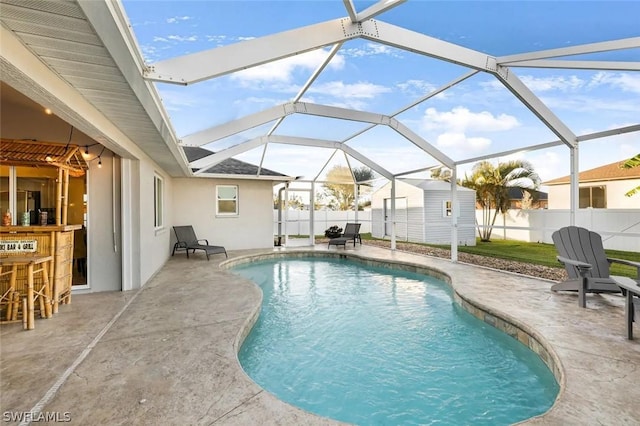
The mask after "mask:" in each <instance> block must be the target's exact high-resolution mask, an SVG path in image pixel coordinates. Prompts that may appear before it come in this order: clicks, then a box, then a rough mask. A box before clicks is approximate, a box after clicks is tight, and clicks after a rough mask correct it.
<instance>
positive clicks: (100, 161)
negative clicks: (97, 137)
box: [98, 146, 104, 169]
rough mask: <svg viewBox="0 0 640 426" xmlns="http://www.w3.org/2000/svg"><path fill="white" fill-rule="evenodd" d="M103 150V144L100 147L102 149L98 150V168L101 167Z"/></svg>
mask: <svg viewBox="0 0 640 426" xmlns="http://www.w3.org/2000/svg"><path fill="white" fill-rule="evenodd" d="M103 152H104V146H103V147H102V151H100V154H98V168H99V169H101V168H102V153H103Z"/></svg>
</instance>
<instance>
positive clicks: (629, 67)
mask: <svg viewBox="0 0 640 426" xmlns="http://www.w3.org/2000/svg"><path fill="white" fill-rule="evenodd" d="M509 67H511V68H515V67H523V68H559V69H574V70H605V71H640V62H614V61H561V60H556V59H548V60H547V59H537V60H533V61H521V62H513V63H511V64H509Z"/></svg>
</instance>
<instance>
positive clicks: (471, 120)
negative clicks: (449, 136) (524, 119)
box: [422, 107, 520, 133]
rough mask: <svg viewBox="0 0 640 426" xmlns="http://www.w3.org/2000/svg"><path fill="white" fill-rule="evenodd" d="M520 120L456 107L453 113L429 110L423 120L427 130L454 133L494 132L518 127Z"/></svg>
mask: <svg viewBox="0 0 640 426" xmlns="http://www.w3.org/2000/svg"><path fill="white" fill-rule="evenodd" d="M519 125H520V123H519V122H518V119H517V118H516V117H514V116H512V115H508V114H500V115H497V116H494V115H493V114H492V113H490V112H489V111H482V112H471V111H469V110H468V109H467V108H465V107H455V108H453V109H452V110H451V111H444V112H439V111H438V110H436V109H435V108H428V109H427V110H426V111H425V114H424V117H423V118H422V127H423V128H424V129H425V130H436V129H445V130H447V131H448V132H452V133H464V132H465V131H466V130H473V131H481V132H494V131H503V130H510V129H513V128H515V127H518V126H519Z"/></svg>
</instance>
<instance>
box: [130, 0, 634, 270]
mask: <svg viewBox="0 0 640 426" xmlns="http://www.w3.org/2000/svg"><path fill="white" fill-rule="evenodd" d="M403 2H404V0H399V1H398V0H396V1H389V0H381V1H378V2H377V3H375V4H373V5H371V6H370V7H368V8H366V9H365V10H363V11H360V12H359V11H357V10H356V8H355V6H354V4H353V2H352V0H343V4H344V7H345V11H346V15H347V16H346V17H344V18H340V19H334V20H330V21H325V22H321V23H317V24H312V25H308V26H305V27H300V28H296V29H292V30H288V31H284V32H280V33H277V34H271V35H267V36H264V37H259V38H256V39H252V40H247V41H244V42H241V43H237V44H233V45H228V46H223V47H218V48H215V49H211V50H207V51H203V52H197V53H192V54H188V55H184V56H181V57H177V58H172V59H168V60H163V61H159V62H157V63H155V64H153V65H150V66H148V67H147V68H146V69H144V70H143V77H144V78H145V79H147V80H149V81H155V82H164V83H173V84H181V85H189V84H193V83H196V82H199V81H203V80H207V79H211V78H216V77H219V76H222V75H227V74H231V73H234V72H237V71H240V70H243V69H246V68H250V67H254V66H257V65H261V64H266V63H269V62H273V61H276V60H279V59H283V58H287V57H291V56H293V55H298V54H300V53H304V52H309V51H312V50H316V49H321V48H325V47H328V46H331V50H330V51H329V53H328V55H327V57H326V59H325V61H324V62H323V63H322V64H321V65H320V66H319V67H318V68H317V69H316V70H315V71H314V72H313V74H312V75H311V76H310V77H309V79H308V80H307V82H306V84H305V85H304V86H303V87H302V89H301V90H300V91H299V92H298V94H297V95H296V96H295V97H294V98H293V99H292V101H291V102H288V103H286V104H282V105H278V106H275V107H271V108H268V109H265V110H263V111H260V112H258V113H254V114H251V115H248V116H245V117H242V118H240V119H238V120H234V121H231V122H228V123H224V124H220V125H217V126H215V127H212V128H209V129H205V130H203V131H201V132H197V133H194V134H192V135H188V136H186V137H184V138H183V139H182V141H181V143H182V144H183V145H190V146H203V145H207V144H212V143H215V142H216V141H219V140H221V139H223V138H225V137H227V136H231V135H235V134H238V133H240V132H242V131H245V130H248V129H251V128H254V127H256V126H259V125H262V124H265V123H269V122H271V121H275V124H274V125H273V126H272V127H271V129H270V130H269V131H268V132H267V133H266V135H264V136H262V137H258V138H254V139H251V140H249V141H246V142H243V143H240V144H238V145H235V146H232V147H231V148H227V149H225V150H222V151H219V152H217V153H215V154H212V155H210V156H208V157H205V158H202V159H199V160H197V161H194V162H192V163H191V164H190V167H191V168H194V169H198V170H197V171H196V172H195V175H202V174H204V173H205V170H206V169H207V168H209V167H211V166H212V165H214V164H217V163H218V162H220V161H223V160H224V159H227V158H232V157H233V156H235V155H238V154H240V153H242V152H246V151H248V150H250V149H253V148H256V147H259V146H264V151H263V155H262V161H264V155H265V153H266V147H267V144H269V143H279V144H295V145H303V146H311V147H323V148H328V149H334V154H335V152H337V150H341V151H342V152H343V153H344V154H346V155H349V156H351V157H353V158H355V159H357V160H358V161H360V162H361V163H363V164H365V165H367V166H368V167H370V168H371V169H373V170H375V171H376V172H377V173H379V174H380V175H382V176H384V177H385V178H387V179H389V180H390V181H391V182H392V191H393V190H394V187H395V185H393V182H394V181H395V178H396V177H398V176H400V175H404V174H409V173H413V171H402V172H400V173H396V174H395V175H394V174H391V173H390V172H389V171H388V170H386V169H385V168H384V165H382V164H376V163H375V162H373V161H371V160H370V159H368V158H366V157H365V156H363V155H361V154H359V153H358V152H357V151H356V150H355V149H353V148H352V147H350V146H349V145H348V142H349V141H351V140H352V139H354V138H355V137H357V136H360V135H363V134H366V132H367V131H369V130H370V129H373V128H374V127H376V126H379V125H385V126H388V127H390V128H391V129H393V130H394V131H396V132H397V133H398V134H400V135H401V136H402V137H404V138H405V139H406V140H408V141H409V142H411V143H412V144H414V145H415V146H417V147H418V148H420V149H421V150H422V151H424V152H425V154H426V155H428V156H430V157H432V158H433V159H434V160H435V161H437V162H438V163H440V165H444V166H446V167H448V168H449V169H451V170H452V174H453V176H456V167H457V166H458V165H461V164H466V163H469V162H473V161H478V160H481V159H488V158H495V157H497V156H501V155H507V154H511V153H515V152H521V151H531V150H539V149H545V148H550V147H553V146H557V145H565V146H567V147H568V148H569V150H570V157H571V160H570V166H571V187H572V190H571V203H570V204H571V215H570V217H571V219H570V220H571V224H574V221H575V211H576V210H577V209H578V181H577V174H578V171H579V164H578V154H577V153H578V144H579V142H581V141H586V140H592V139H595V138H600V137H606V136H610V135H614V134H621V133H628V132H637V131H639V130H640V124H632V125H629V126H626V127H623V128H619V129H613V130H606V131H602V132H595V133H591V134H588V135H583V136H577V135H576V134H575V133H574V132H573V131H572V130H571V129H569V128H568V127H567V126H566V125H565V123H564V122H563V121H562V120H560V119H559V118H558V117H557V116H556V115H555V114H554V113H553V112H552V111H551V110H550V109H549V108H548V107H547V106H546V105H545V103H544V102H543V101H542V100H541V99H540V98H538V97H537V96H536V95H535V94H534V93H533V92H532V91H531V90H530V89H529V88H528V87H527V86H526V85H525V84H524V83H523V82H522V81H521V80H520V79H519V78H518V77H517V76H516V75H515V74H514V73H513V72H510V67H531V68H565V69H590V70H625V71H640V62H616V61H583V60H575V61H574V60H566V59H565V58H566V57H570V56H575V55H583V54H589V53H596V52H607V51H615V50H623V49H637V48H640V37H631V38H626V39H620V40H610V41H603V42H597V43H590V44H584V45H578V46H571V47H563V48H557V49H548V50H542V51H537V52H528V53H521V54H515V55H508V56H502V57H494V56H491V55H488V54H486V53H482V52H479V51H475V50H472V49H468V48H466V47H462V46H459V45H456V44H454V43H450V42H446V41H442V40H439V39H436V38H433V37H430V36H427V35H425V34H421V33H418V32H415V31H411V30H408V29H405V28H402V27H399V26H396V25H392V24H389V23H386V22H384V21H380V20H374V19H372V18H373V17H375V16H378V15H381V14H383V13H384V12H386V11H387V10H389V9H391V8H394V7H397V6H399V5H401V4H402V3H403ZM355 38H362V39H365V40H369V41H373V42H376V43H380V44H383V45H387V46H392V47H395V48H398V49H402V50H406V51H409V52H412V53H415V54H419V55H425V56H428V57H431V58H435V59H439V60H442V61H446V62H450V63H453V64H457V65H461V66H463V67H466V68H469V69H470V71H469V72H467V73H466V74H464V75H463V76H461V77H458V78H457V79H455V80H453V81H451V82H450V83H448V84H446V85H444V86H442V87H441V88H439V89H437V90H434V91H433V92H431V93H429V94H426V95H425V96H423V97H422V98H420V99H418V100H416V101H414V102H412V103H411V104H409V105H407V106H406V107H405V108H402V109H400V110H399V111H398V112H396V113H393V114H391V115H383V114H374V113H370V112H366V111H356V110H352V109H346V108H337V107H332V106H327V105H317V104H311V103H307V102H300V99H301V98H302V96H303V95H304V93H305V92H306V91H307V89H308V88H309V87H311V85H312V84H313V83H314V81H315V80H316V79H317V77H318V76H319V75H320V74H321V73H322V71H323V70H324V69H325V68H326V66H327V65H328V64H329V62H330V60H331V59H332V58H333V57H334V55H335V54H336V53H337V52H338V51H339V50H340V49H341V47H342V44H343V43H344V42H346V41H349V40H352V39H355ZM554 58H563V59H554ZM196 65H197V66H196ZM478 72H484V73H487V74H490V75H492V76H494V77H495V78H496V79H497V80H498V81H499V82H500V83H501V84H502V85H503V86H504V87H505V88H506V89H507V90H509V91H510V92H511V93H512V94H513V95H514V96H515V97H516V98H517V99H518V100H519V101H520V102H521V103H522V104H523V105H524V106H525V107H526V108H527V109H528V110H530V111H531V112H532V113H533V114H534V115H535V116H536V117H537V118H538V119H539V120H540V121H541V122H542V123H543V124H544V125H545V127H547V128H548V129H549V130H550V131H551V132H553V133H554V134H555V135H556V136H557V137H558V140H557V141H552V142H547V143H541V144H536V145H531V146H528V147H524V148H518V149H514V150H509V151H504V152H501V153H493V154H487V155H484V156H481V157H475V158H467V159H462V160H459V161H454V160H453V159H451V158H449V157H448V156H447V155H445V154H444V153H443V152H441V151H440V150H438V149H437V148H436V147H435V146H434V145H433V144H431V143H429V142H428V141H426V140H424V139H423V138H422V137H421V136H420V135H418V134H417V133H415V132H413V131H412V130H410V129H409V128H408V127H407V126H405V125H404V124H403V123H402V122H400V121H399V120H397V119H396V118H395V116H397V115H399V114H401V113H402V112H404V111H407V110H409V109H410V108H413V107H415V106H416V105H418V104H420V103H421V102H424V101H425V100H427V99H429V98H431V97H433V96H435V95H436V94H438V93H442V92H444V91H446V90H447V89H449V88H450V87H453V86H454V85H456V84H458V83H460V82H461V81H464V80H466V79H467V78H469V77H471V76H473V75H475V74H476V73H478ZM291 114H310V115H315V116H320V117H328V118H334V119H343V120H352V121H359V122H363V123H367V126H366V127H363V129H362V130H360V131H358V132H356V133H354V134H353V135H351V136H349V137H347V138H345V139H344V140H342V141H329V140H323V139H315V138H298V137H291V136H286V135H276V134H274V132H275V131H276V129H277V128H278V126H279V125H280V124H281V123H282V121H283V120H285V119H286V117H287V116H288V115H291ZM332 157H333V156H332ZM262 161H261V164H260V167H262ZM328 161H330V160H328ZM327 163H328V162H327ZM325 166H326V165H325ZM431 167H433V166H429V167H425V168H424V169H421V170H427V169H429V168H431ZM316 179H317V177H316ZM392 198H393V197H392ZM452 202H453V211H454V220H453V226H452V259H453V260H456V258H457V250H456V249H454V246H455V245H456V243H455V241H456V239H455V238H453V237H455V235H456V232H457V231H456V226H457V224H456V220H455V212H456V211H457V209H458V205H457V204H458V201H457V198H456V191H455V188H453V187H452ZM391 207H392V212H391V213H392V216H391V217H392V219H393V217H394V214H395V211H394V210H395V206H394V203H393V201H392V205H391ZM392 230H393V227H392ZM392 247H393V248H395V231H392Z"/></svg>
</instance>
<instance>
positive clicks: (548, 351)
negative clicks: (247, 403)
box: [219, 249, 566, 424]
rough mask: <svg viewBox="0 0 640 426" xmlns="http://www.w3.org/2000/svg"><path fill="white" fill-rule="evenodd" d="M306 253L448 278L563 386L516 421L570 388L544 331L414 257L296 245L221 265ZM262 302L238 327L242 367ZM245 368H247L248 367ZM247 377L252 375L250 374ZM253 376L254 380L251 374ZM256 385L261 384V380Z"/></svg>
mask: <svg viewBox="0 0 640 426" xmlns="http://www.w3.org/2000/svg"><path fill="white" fill-rule="evenodd" d="M303 257H304V258H309V257H313V258H337V259H349V260H356V261H358V262H360V263H363V264H365V265H367V266H379V267H386V268H389V269H392V270H400V271H406V272H413V273H417V274H421V275H426V276H430V277H433V278H437V279H440V280H441V281H443V282H445V283H446V284H447V285H449V286H450V287H451V289H452V291H453V300H454V302H455V303H456V304H457V305H458V306H460V307H461V308H462V309H464V310H465V311H467V312H469V313H470V314H472V315H473V316H474V317H476V318H478V319H480V320H481V321H483V322H485V323H486V324H489V325H491V326H493V327H494V328H496V329H498V330H500V331H502V332H503V333H505V334H507V335H508V336H510V337H511V338H513V339H515V340H517V341H518V342H520V343H521V344H523V345H525V346H526V347H528V348H529V349H530V350H532V351H533V352H534V353H535V354H536V355H537V356H538V357H540V359H541V360H542V361H543V362H544V364H545V365H546V366H547V368H548V369H549V370H550V371H551V373H552V374H553V376H554V378H555V379H556V381H557V382H558V386H559V390H558V394H557V395H556V398H555V400H554V403H553V404H552V405H551V407H550V408H549V409H548V410H547V411H545V412H544V413H541V414H539V415H536V416H533V417H530V418H528V419H525V420H523V421H520V422H517V423H515V424H525V423H527V422H529V421H531V420H534V419H542V418H544V416H545V415H546V414H547V413H549V412H550V411H551V410H553V408H554V407H555V406H556V404H558V403H559V401H560V400H561V397H562V395H563V393H564V391H565V388H566V374H565V372H564V368H563V365H562V361H561V360H560V357H559V356H558V354H557V353H556V351H555V350H554V349H553V346H552V345H551V343H550V342H548V341H547V340H546V339H545V338H544V336H543V335H542V334H541V333H540V332H538V331H537V330H535V328H533V327H530V326H528V325H526V324H525V323H524V322H523V321H521V320H518V319H517V318H515V317H513V316H511V315H509V314H507V313H506V312H502V311H500V310H499V309H495V308H492V307H490V306H487V305H486V304H483V303H481V302H479V301H476V300H473V298H472V297H467V296H465V295H463V294H461V292H460V289H459V288H457V287H456V283H455V282H454V280H453V279H452V277H451V275H450V274H448V273H447V272H445V271H443V270H441V269H439V268H437V267H434V266H428V265H424V264H419V263H414V262H411V261H401V260H391V259H378V258H375V257H373V256H369V255H363V254H360V253H358V252H350V251H346V250H345V251H341V252H338V251H319V250H305V249H296V250H291V251H274V252H266V253H256V254H249V255H243V256H237V257H233V258H230V259H227V260H225V261H223V262H221V263H220V264H219V267H220V268H221V269H231V268H233V267H236V266H240V265H243V264H246V263H250V262H254V261H260V260H267V259H291V258H303ZM500 272H501V271H500ZM256 287H258V289H259V286H258V285H257V284H256ZM261 306H262V291H261V297H260V301H259V303H258V304H257V306H256V309H255V310H254V311H253V312H252V313H251V315H250V316H249V317H248V318H247V320H246V321H245V322H244V324H243V325H242V327H241V329H240V330H239V331H238V334H237V336H236V338H235V340H234V342H233V348H234V351H235V353H236V360H237V362H238V365H239V366H240V368H241V369H242V366H241V365H240V360H239V359H238V357H237V355H238V353H239V351H240V348H241V347H242V344H243V343H244V341H245V339H246V338H247V336H248V335H249V333H250V332H251V330H252V328H253V326H254V325H255V323H256V321H257V320H258V318H259V316H260V311H261ZM242 370H243V372H244V369H242ZM245 374H246V372H245ZM247 377H249V376H248V375H247ZM249 379H250V380H252V379H251V378H250V377H249ZM256 385H257V386H259V385H258V384H257V383H256ZM265 392H268V391H267V390H265ZM272 396H273V397H274V398H277V396H275V395H272ZM282 402H284V403H286V404H288V403H287V402H286V401H282ZM292 406H293V405H292ZM295 408H296V409H300V410H303V411H304V409H302V408H300V407H297V406H295ZM309 414H311V415H314V416H318V415H317V414H315V413H311V412H309ZM320 417H322V416H320Z"/></svg>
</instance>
